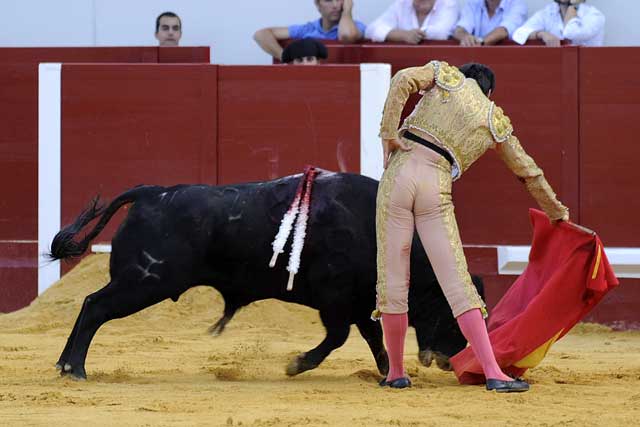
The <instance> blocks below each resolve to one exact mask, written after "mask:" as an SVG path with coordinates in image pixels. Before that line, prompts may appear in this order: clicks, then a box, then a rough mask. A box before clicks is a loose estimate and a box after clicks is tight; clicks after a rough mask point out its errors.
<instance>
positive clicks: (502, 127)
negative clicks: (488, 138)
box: [489, 102, 513, 142]
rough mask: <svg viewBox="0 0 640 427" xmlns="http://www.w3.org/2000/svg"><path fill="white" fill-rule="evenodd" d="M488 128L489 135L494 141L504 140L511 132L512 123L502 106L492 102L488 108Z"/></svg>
mask: <svg viewBox="0 0 640 427" xmlns="http://www.w3.org/2000/svg"><path fill="white" fill-rule="evenodd" d="M489 129H490V130H491V135H492V136H493V139H494V140H495V141H496V142H504V141H506V140H507V139H509V137H510V136H511V134H512V133H513V125H511V120H510V119H509V117H508V116H507V115H506V114H504V111H502V108H500V107H498V106H497V105H496V104H494V103H493V102H492V103H491V107H490V108H489Z"/></svg>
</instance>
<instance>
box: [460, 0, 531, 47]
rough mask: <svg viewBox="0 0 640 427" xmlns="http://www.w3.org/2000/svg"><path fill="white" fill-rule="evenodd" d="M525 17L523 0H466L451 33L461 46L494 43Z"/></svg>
mask: <svg viewBox="0 0 640 427" xmlns="http://www.w3.org/2000/svg"><path fill="white" fill-rule="evenodd" d="M526 19H527V4H526V3H525V0H467V4H466V5H465V6H464V7H463V8H462V14H461V15H460V20H459V21H458V27H457V28H456V31H455V32H454V34H453V37H454V38H455V39H457V40H459V41H460V45H461V46H482V45H494V44H496V43H498V42H500V41H502V40H504V39H506V38H508V37H510V36H511V35H512V34H513V32H514V31H515V30H516V28H518V27H519V26H521V25H522V24H523V23H524V21H525V20H526Z"/></svg>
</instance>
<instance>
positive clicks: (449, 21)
mask: <svg viewBox="0 0 640 427" xmlns="http://www.w3.org/2000/svg"><path fill="white" fill-rule="evenodd" d="M458 13H459V11H458V0H396V1H395V2H394V3H393V4H392V5H391V6H389V8H388V9H387V10H386V11H385V12H384V13H383V14H382V15H381V16H380V17H378V19H376V20H375V21H373V23H371V24H369V25H368V26H367V30H366V32H365V37H366V38H368V39H371V40H373V41H374V42H384V41H388V42H404V43H409V44H418V43H420V42H421V41H422V40H425V39H429V40H446V39H448V38H449V37H450V36H451V34H452V33H453V30H454V28H455V25H456V21H457V20H458Z"/></svg>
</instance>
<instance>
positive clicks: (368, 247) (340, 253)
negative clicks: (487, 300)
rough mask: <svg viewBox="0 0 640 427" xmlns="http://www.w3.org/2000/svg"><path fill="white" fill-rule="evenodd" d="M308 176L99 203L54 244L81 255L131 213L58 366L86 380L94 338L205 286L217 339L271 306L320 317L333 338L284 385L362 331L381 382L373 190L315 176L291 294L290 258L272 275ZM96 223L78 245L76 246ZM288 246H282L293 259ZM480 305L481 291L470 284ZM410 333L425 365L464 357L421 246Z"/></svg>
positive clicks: (363, 180)
mask: <svg viewBox="0 0 640 427" xmlns="http://www.w3.org/2000/svg"><path fill="white" fill-rule="evenodd" d="M300 177H301V175H295V176H289V177H285V178H281V179H277V180H274V181H268V182H257V183H247V184H239V185H227V186H207V185H178V186H175V187H159V186H140V187H136V188H133V189H131V190H129V191H126V192H125V193H122V194H121V195H119V196H118V197H116V198H115V200H113V201H112V202H111V204H109V205H108V206H106V207H105V206H99V203H98V200H97V199H96V200H94V202H93V203H92V204H91V205H90V206H89V207H88V208H87V209H86V210H85V211H84V212H82V213H81V214H80V215H79V216H78V218H77V219H76V220H75V222H74V223H73V224H71V225H69V226H67V227H65V228H64V229H63V230H61V231H60V232H59V233H58V234H57V235H56V236H55V238H54V239H53V242H52V245H51V254H50V255H51V257H52V258H53V259H65V258H70V257H75V256H80V255H82V254H83V253H84V252H85V251H86V250H87V247H88V246H89V243H90V241H91V240H92V239H94V238H95V237H96V236H97V235H98V234H99V233H100V231H101V230H102V229H103V228H104V227H105V226H106V224H107V223H108V221H109V220H110V218H111V217H112V216H113V215H114V213H115V212H116V211H117V210H118V209H119V208H120V207H121V206H123V205H125V204H130V203H131V204H132V206H131V208H130V210H129V213H128V215H127V217H126V219H125V220H124V222H123V223H122V224H121V225H120V227H119V229H118V231H117V233H116V234H115V236H114V237H113V240H112V252H111V259H110V266H109V268H110V275H111V281H110V282H109V283H108V284H107V285H106V286H105V287H104V288H102V289H100V290H98V291H97V292H95V293H92V294H91V295H89V296H87V297H86V298H85V300H84V303H83V305H82V309H81V311H80V314H79V315H78V318H77V320H76V322H75V324H74V326H73V330H72V331H71V334H70V335H69V338H68V340H67V343H66V345H65V347H64V350H63V351H62V354H61V355H60V359H59V360H58V362H57V364H56V366H57V367H58V368H59V369H61V372H62V374H63V375H70V376H72V377H74V378H78V379H85V378H86V371H85V359H86V356H87V351H88V349H89V345H90V344H91V340H92V339H93V336H94V335H95V333H96V332H97V330H98V328H100V326H102V325H103V324H104V323H105V322H107V321H109V320H111V319H117V318H122V317H125V316H129V315H130V314H133V313H136V312H138V311H140V310H142V309H144V308H147V307H150V306H152V305H154V304H156V303H158V302H160V301H163V300H165V299H167V298H171V299H172V300H174V301H177V300H178V298H179V297H180V295H181V294H182V293H183V292H185V291H186V290H187V289H189V288H191V287H193V286H196V285H203V284H208V285H210V286H212V287H214V288H215V289H217V290H218V291H219V292H220V293H221V294H222V296H223V298H224V301H225V308H224V314H223V316H222V317H221V318H220V319H219V320H218V321H217V322H216V323H215V325H214V326H212V327H211V328H210V332H212V333H213V334H219V333H222V331H223V330H224V328H225V325H226V324H227V323H228V322H229V321H230V320H231V318H232V317H233V315H234V314H235V312H236V311H237V310H238V309H239V308H241V307H244V306H246V305H248V304H250V303H252V302H253V301H258V300H262V299H268V298H276V299H279V300H282V301H288V302H293V303H298V304H302V305H305V306H308V307H312V308H315V309H317V310H319V311H320V318H321V320H322V323H323V325H324V327H325V329H326V336H325V338H324V339H323V340H322V342H321V343H320V344H319V345H318V346H317V347H315V348H313V349H311V350H309V351H307V352H306V353H301V354H300V355H298V356H297V357H296V358H295V359H294V360H292V361H291V362H290V363H289V365H288V367H287V370H286V372H287V374H288V375H297V374H299V373H301V372H304V371H307V370H310V369H313V368H315V367H317V366H318V365H319V364H320V363H321V362H322V361H323V360H324V359H325V358H326V357H327V356H328V355H329V353H331V352H332V351H333V350H334V349H336V348H338V347H340V346H341V345H342V344H344V342H345V341H346V339H347V337H348V335H349V330H350V325H351V324H354V323H355V324H356V326H357V327H358V330H359V331H360V334H361V335H362V337H363V338H364V339H365V340H366V341H367V343H368V345H369V348H370V349H371V352H372V354H373V357H374V359H375V362H376V365H377V367H378V370H379V371H380V373H381V374H386V373H387V370H388V359H387V353H386V351H385V349H384V345H383V339H382V329H381V327H380V323H379V322H374V321H372V320H371V319H370V315H371V312H372V310H373V309H374V308H375V307H374V306H375V284H376V234H375V204H376V191H377V186H378V183H377V181H375V180H373V179H370V178H367V177H364V176H361V175H354V174H344V173H332V172H327V171H320V173H319V174H318V175H317V177H316V180H315V184H314V187H313V195H312V204H311V210H310V215H309V222H308V228H307V238H306V241H305V244H304V249H303V251H302V259H301V265H300V270H299V272H298V274H297V275H296V277H295V283H294V287H293V290H291V291H287V290H286V284H287V279H288V272H287V270H286V268H285V267H286V259H282V258H284V256H281V259H280V262H279V263H278V264H277V265H276V266H275V268H269V265H268V264H269V260H270V258H271V255H272V247H271V243H272V240H273V238H274V236H275V235H276V233H277V231H278V227H279V225H280V221H281V220H282V218H283V214H284V213H285V211H286V210H287V209H288V207H289V204H290V203H291V201H292V199H293V197H294V194H295V192H296V187H297V185H298V182H299V180H300ZM96 218H98V222H97V224H96V225H95V226H94V228H93V229H91V230H90V231H89V232H88V233H87V235H86V236H85V237H84V238H83V239H82V240H81V241H79V242H78V241H75V240H74V238H75V237H76V235H77V234H78V233H79V232H80V231H81V230H82V229H83V228H84V227H85V226H86V225H88V224H89V223H90V222H91V221H92V220H94V219H96ZM289 250H290V245H289V244H287V246H286V247H285V253H289ZM474 283H476V286H477V287H478V290H479V292H480V294H481V295H482V294H483V289H482V283H481V281H480V279H479V278H477V277H475V278H474ZM409 323H410V325H411V326H413V327H415V329H416V336H417V339H418V346H419V349H420V352H419V358H420V361H421V362H422V363H423V364H424V365H426V366H429V365H430V364H431V363H432V361H433V360H436V362H437V364H438V366H439V367H440V368H442V369H447V370H449V369H451V368H450V365H449V362H448V359H449V357H450V356H452V355H454V354H455V353H457V352H458V351H460V350H462V349H463V348H464V347H465V346H466V340H465V338H464V337H463V335H462V333H461V332H460V329H459V328H458V326H457V323H456V321H455V319H454V318H453V316H452V314H451V311H450V309H449V306H448V304H447V301H446V300H445V298H444V295H443V293H442V291H441V290H440V286H439V285H438V282H437V280H436V277H435V274H434V272H433V269H432V268H431V265H430V264H429V261H428V259H427V256H426V254H425V252H424V250H423V248H422V245H421V244H420V242H419V240H418V239H417V237H416V238H414V242H413V247H412V251H411V288H410V292H409Z"/></svg>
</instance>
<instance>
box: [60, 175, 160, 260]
mask: <svg viewBox="0 0 640 427" xmlns="http://www.w3.org/2000/svg"><path fill="white" fill-rule="evenodd" d="M161 189H162V187H156V186H140V187H136V188H133V189H131V190H129V191H126V192H124V193H122V194H121V195H119V196H118V197H116V198H115V199H114V200H113V201H112V202H111V203H110V204H109V206H105V205H104V204H101V203H100V198H99V197H98V196H96V197H95V198H94V199H93V200H92V201H91V203H89V206H87V208H85V210H83V211H82V212H81V213H80V215H78V217H77V218H76V220H75V221H74V222H73V223H71V224H69V225H67V226H66V227H64V228H63V229H62V230H60V231H59V232H58V234H56V236H55V237H54V238H53V241H52V242H51V252H50V253H49V254H48V256H49V258H51V259H52V260H56V259H66V258H72V257H79V256H81V255H82V254H83V253H85V252H86V250H87V248H88V247H89V243H90V242H91V240H93V239H94V238H95V237H96V236H98V234H100V232H101V231H102V229H103V228H104V227H105V226H106V225H107V223H108V222H109V220H110V219H111V217H112V216H113V215H114V214H115V213H116V212H117V211H118V209H120V208H121V207H122V206H123V205H126V204H128V203H133V202H135V201H136V200H138V199H139V198H140V197H142V196H146V195H150V194H156V193H158V192H160V190H161ZM98 217H100V220H99V221H98V223H97V224H96V225H95V226H94V227H93V229H92V230H91V231H89V232H88V233H87V234H86V235H85V236H84V238H83V239H82V240H80V241H75V240H74V239H75V237H76V235H77V234H78V233H80V231H81V230H82V229H83V228H84V227H85V226H86V225H87V224H89V223H90V222H91V221H93V220H94V219H95V218H98Z"/></svg>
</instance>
